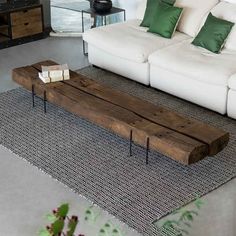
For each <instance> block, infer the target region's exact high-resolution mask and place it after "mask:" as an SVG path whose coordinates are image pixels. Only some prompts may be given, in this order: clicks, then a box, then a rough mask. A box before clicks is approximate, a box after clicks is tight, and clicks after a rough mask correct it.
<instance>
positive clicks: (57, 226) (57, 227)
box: [52, 219, 64, 235]
mask: <svg viewBox="0 0 236 236" xmlns="http://www.w3.org/2000/svg"><path fill="white" fill-rule="evenodd" d="M63 228H64V220H62V219H59V220H57V221H56V222H54V223H53V224H52V232H53V235H59V234H60V233H61V232H62V231H63Z"/></svg>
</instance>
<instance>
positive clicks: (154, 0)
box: [140, 0, 175, 27]
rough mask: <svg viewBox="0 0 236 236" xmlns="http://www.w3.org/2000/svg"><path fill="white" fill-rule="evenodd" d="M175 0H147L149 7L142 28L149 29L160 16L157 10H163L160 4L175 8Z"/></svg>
mask: <svg viewBox="0 0 236 236" xmlns="http://www.w3.org/2000/svg"><path fill="white" fill-rule="evenodd" d="M174 3H175V0H174V1H172V0H147V6H146V10H145V14H144V17H143V20H142V22H141V24H140V26H143V27H149V26H150V25H151V23H152V21H153V18H154V17H155V16H156V15H157V14H158V13H157V10H158V9H159V8H161V5H160V4H166V5H167V6H173V5H174Z"/></svg>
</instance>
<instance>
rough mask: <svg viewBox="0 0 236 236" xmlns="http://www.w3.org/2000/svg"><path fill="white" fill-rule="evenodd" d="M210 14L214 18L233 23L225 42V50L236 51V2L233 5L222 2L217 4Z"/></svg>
mask: <svg viewBox="0 0 236 236" xmlns="http://www.w3.org/2000/svg"><path fill="white" fill-rule="evenodd" d="M211 12H212V14H213V15H214V16H216V17H218V18H221V19H224V20H228V21H231V22H233V23H235V25H234V27H233V29H232V31H231V33H230V34H229V37H228V39H227V41H226V44H225V48H227V49H231V50H236V1H235V3H234V4H233V3H229V2H226V1H225V2H223V1H222V2H220V3H219V4H217V5H216V6H215V7H214V8H213V9H212V11H211Z"/></svg>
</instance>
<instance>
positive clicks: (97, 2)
mask: <svg viewBox="0 0 236 236" xmlns="http://www.w3.org/2000/svg"><path fill="white" fill-rule="evenodd" d="M93 8H94V10H95V11H96V12H98V13H106V12H109V11H110V10H111V8H112V1H111V0H94V1H93Z"/></svg>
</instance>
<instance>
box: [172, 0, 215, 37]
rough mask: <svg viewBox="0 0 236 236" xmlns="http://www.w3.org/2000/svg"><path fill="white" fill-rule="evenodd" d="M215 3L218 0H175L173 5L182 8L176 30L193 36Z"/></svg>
mask: <svg viewBox="0 0 236 236" xmlns="http://www.w3.org/2000/svg"><path fill="white" fill-rule="evenodd" d="M217 3H219V0H176V3H175V6H178V7H182V8H184V10H183V15H182V17H181V19H180V22H179V25H178V27H177V30H178V31H180V32H183V33H185V34H187V35H189V36H191V37H195V36H196V35H197V33H198V32H199V30H200V28H201V26H202V23H203V21H204V20H205V19H206V17H207V15H208V14H209V12H210V11H211V10H212V8H213V7H214V6H215V5H216V4H217Z"/></svg>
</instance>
